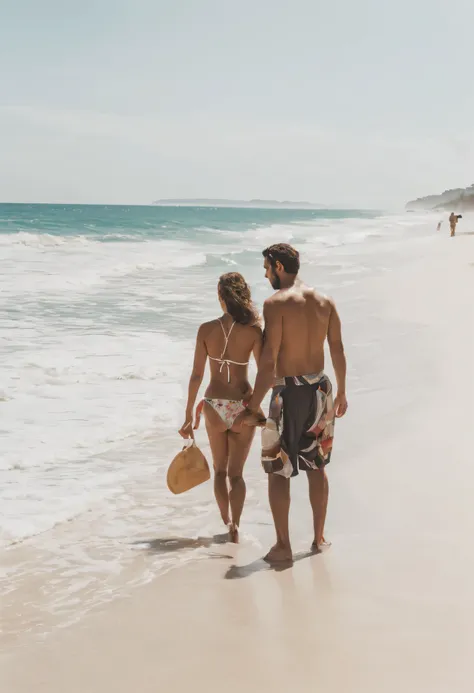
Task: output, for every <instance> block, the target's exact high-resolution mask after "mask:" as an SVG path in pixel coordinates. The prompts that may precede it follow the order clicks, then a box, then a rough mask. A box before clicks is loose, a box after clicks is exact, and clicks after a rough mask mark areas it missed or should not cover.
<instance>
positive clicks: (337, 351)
mask: <svg viewBox="0 0 474 693" xmlns="http://www.w3.org/2000/svg"><path fill="white" fill-rule="evenodd" d="M263 257H264V268H265V276H266V278H267V279H268V280H269V281H270V284H271V285H272V287H273V288H274V289H275V290H276V293H275V294H274V295H273V296H272V297H271V298H269V299H267V301H266V302H265V304H264V309H263V315H264V319H265V341H264V347H263V351H262V355H261V358H260V363H259V368H258V373H257V379H256V382H255V390H254V393H253V395H252V397H251V399H250V401H249V404H248V407H247V411H246V413H244V415H243V416H242V422H243V423H244V424H246V425H249V426H252V425H258V423H259V422H260V423H261V419H259V415H258V413H257V412H258V409H259V407H260V404H261V402H262V400H263V398H264V397H265V395H266V393H267V392H268V390H269V389H270V388H272V396H271V403H270V412H269V417H268V419H267V422H266V425H265V428H264V430H263V432H262V464H263V467H264V469H265V471H266V472H267V473H268V482H269V500H270V507H271V511H272V515H273V520H274V523H275V530H276V537H277V540H276V544H275V546H274V547H273V548H272V549H271V550H270V552H269V553H268V554H267V556H266V557H265V558H266V560H268V561H269V562H279V561H290V560H291V559H292V551H291V543H290V536H289V529H288V517H289V511H290V477H291V476H296V475H297V474H298V469H299V470H303V471H305V472H306V473H307V477H308V482H309V497H310V502H311V506H312V510H313V525H314V541H313V549H314V550H315V551H316V552H317V551H319V550H320V547H321V545H322V544H323V543H324V522H325V518H326V508H327V502H328V482H327V477H326V473H325V469H324V468H325V466H326V464H327V463H328V462H329V460H330V457H331V446H332V435H333V428H334V417H335V416H336V417H340V416H343V415H344V414H345V413H346V410H347V400H346V359H345V355H344V347H343V343H342V337H341V322H340V320H339V316H338V314H337V310H336V306H335V305H334V303H333V301H331V300H330V299H328V298H327V297H325V296H323V295H321V294H319V293H317V292H316V291H315V290H314V289H311V288H309V287H308V286H306V285H305V284H303V282H302V281H301V280H300V279H299V277H298V271H299V268H300V262H299V253H298V251H297V250H295V249H294V248H292V247H291V246H290V245H287V244H285V243H278V244H276V245H272V246H270V247H269V248H267V249H266V250H264V251H263ZM326 338H327V340H328V343H329V349H330V353H331V358H332V362H333V365H334V371H335V374H336V382H337V396H336V398H335V400H334V402H333V399H332V387H331V383H330V381H329V379H328V378H327V376H326V375H325V374H324V342H325V340H326ZM275 376H276V377H275Z"/></svg>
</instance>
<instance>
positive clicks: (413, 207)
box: [405, 184, 474, 212]
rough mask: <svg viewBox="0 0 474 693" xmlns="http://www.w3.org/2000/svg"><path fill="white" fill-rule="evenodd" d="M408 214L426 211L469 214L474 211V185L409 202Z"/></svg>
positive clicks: (407, 205) (407, 206)
mask: <svg viewBox="0 0 474 693" xmlns="http://www.w3.org/2000/svg"><path fill="white" fill-rule="evenodd" d="M405 209H406V210H407V212H420V211H426V210H436V209H441V210H447V209H449V210H452V211H453V212H467V211H471V210H474V184H473V185H470V186H469V187H468V188H453V189H452V190H445V191H444V192H443V193H441V194H440V195H428V196H427V197H419V198H418V199H417V200H411V201H410V202H407V204H406V207H405Z"/></svg>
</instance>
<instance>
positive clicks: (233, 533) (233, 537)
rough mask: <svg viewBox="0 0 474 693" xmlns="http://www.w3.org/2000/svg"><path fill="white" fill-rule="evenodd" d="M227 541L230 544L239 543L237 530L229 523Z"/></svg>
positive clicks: (235, 526)
mask: <svg viewBox="0 0 474 693" xmlns="http://www.w3.org/2000/svg"><path fill="white" fill-rule="evenodd" d="M229 541H230V542H231V544H238V543H239V528H238V527H237V525H234V523H233V522H229Z"/></svg>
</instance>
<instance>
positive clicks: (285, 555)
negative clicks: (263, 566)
mask: <svg viewBox="0 0 474 693" xmlns="http://www.w3.org/2000/svg"><path fill="white" fill-rule="evenodd" d="M263 560H264V561H266V562H267V563H287V562H288V561H292V560H293V554H292V553H291V546H290V545H288V546H283V545H282V544H275V546H272V548H271V549H270V551H269V552H268V553H267V555H266V556H264V558H263Z"/></svg>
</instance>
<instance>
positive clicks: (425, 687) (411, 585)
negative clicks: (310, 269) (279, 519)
mask: <svg viewBox="0 0 474 693" xmlns="http://www.w3.org/2000/svg"><path fill="white" fill-rule="evenodd" d="M461 236H462V234H459V236H457V237H456V241H454V242H453V241H451V240H450V239H447V238H446V239H445V238H433V245H432V249H431V250H430V253H429V256H428V257H425V258H423V260H422V259H421V258H420V259H419V260H417V261H416V262H413V263H410V264H409V265H408V266H407V267H406V268H404V269H403V270H401V271H400V273H399V274H398V276H396V275H395V274H392V275H387V276H383V277H375V278H374V279H371V280H367V281H366V282H365V286H364V291H368V292H369V293H371V295H375V296H376V298H377V302H378V304H379V305H380V306H381V307H382V308H381V309H382V311H383V321H381V320H380V317H381V316H378V315H374V316H373V319H372V324H371V325H370V323H369V332H368V333H367V334H366V335H364V336H365V338H366V339H367V341H368V345H372V346H373V342H374V340H375V342H376V344H375V348H380V349H382V350H384V352H383V361H382V362H383V364H384V367H385V370H386V371H387V372H386V376H387V378H386V380H382V379H380V378H379V376H377V378H379V379H378V380H377V381H376V382H371V383H368V389H367V392H366V393H364V392H362V393H361V394H360V395H359V396H358V398H356V399H357V400H358V405H357V402H354V401H353V400H350V404H351V403H352V406H351V410H350V411H349V413H348V416H347V419H346V420H343V421H342V422H341V425H340V426H339V427H338V431H339V432H338V434H337V441H336V445H337V456H336V455H335V457H334V462H331V465H330V467H329V479H330V485H331V496H330V504H329V521H328V538H329V539H330V540H331V541H332V542H333V546H332V547H331V548H330V549H329V550H327V551H325V552H323V553H322V554H321V555H319V556H308V555H307V553H308V551H307V549H309V544H308V546H307V545H306V544H307V543H308V541H309V539H308V538H309V537H310V536H311V531H310V529H311V528H310V526H309V525H308V526H307V522H308V518H309V513H308V512H307V511H308V510H309V508H307V507H306V505H309V504H308V502H307V499H306V488H305V483H304V480H303V479H301V478H299V479H297V480H296V482H294V484H293V489H292V492H293V503H292V532H293V535H294V537H295V545H294V549H295V551H296V552H297V556H296V558H297V560H296V561H295V563H294V566H293V567H292V568H290V569H288V570H283V571H274V570H271V569H270V568H268V567H267V566H266V565H265V564H263V565H262V561H261V559H260V557H261V556H262V555H263V553H264V551H262V550H261V547H260V546H252V545H249V544H246V543H243V544H241V545H240V546H239V547H237V548H236V549H233V548H232V547H231V546H229V545H228V544H223V545H213V546H210V547H203V548H202V555H201V557H200V559H199V560H196V561H191V562H190V563H188V564H187V565H185V566H182V567H177V568H176V569H173V570H171V571H169V572H168V573H166V574H164V575H162V576H158V577H157V578H156V579H155V580H153V582H151V583H150V584H148V585H146V586H144V587H139V588H136V589H135V590H134V591H133V592H132V593H131V594H127V595H126V596H124V597H123V598H121V599H117V600H116V601H114V602H112V603H110V604H103V605H102V606H100V607H98V608H97V609H96V610H95V611H94V612H92V613H90V614H89V615H87V616H86V617H85V618H84V619H83V620H82V621H81V622H80V623H78V624H76V625H74V626H72V627H70V628H66V629H61V630H57V631H55V632H53V633H52V635H51V636H50V637H48V638H47V639H46V640H45V642H42V643H41V642H33V643H31V642H30V643H28V644H23V645H22V644H21V642H18V643H17V645H16V646H14V647H12V648H11V649H10V653H9V655H4V656H3V658H2V667H1V674H0V682H2V683H4V687H3V688H4V690H5V691H8V693H26V692H27V691H28V693H29V692H30V691H31V690H35V691H48V693H56V692H57V693H62V691H64V690H67V691H68V692H69V693H76V691H77V693H79V692H80V693H85V691H87V693H95V692H96V691H97V692H98V691H101V693H107V691H109V690H110V691H114V693H115V692H117V693H120V692H121V691H130V690H131V689H132V687H137V684H138V685H139V687H140V689H141V691H143V693H148V691H150V692H151V691H156V690H157V688H158V689H161V687H162V688H163V690H165V689H167V688H170V687H171V686H173V687H174V688H175V689H176V690H183V691H184V690H188V689H189V688H190V687H194V686H195V683H196V681H199V685H200V686H202V689H203V690H205V689H206V688H207V690H211V691H213V690H217V688H218V687H221V686H222V683H223V681H224V682H225V685H226V690H230V691H234V690H241V689H242V687H246V688H247V689H248V690H250V691H252V690H259V689H260V688H262V687H263V686H269V685H270V686H272V688H273V689H274V690H275V691H287V690H290V689H291V688H295V689H296V690H298V691H313V690H314V686H315V685H316V684H317V685H318V686H319V687H321V688H322V690H324V691H325V693H326V692H328V693H331V692H332V691H334V692H336V691H341V690H344V691H349V692H352V691H354V692H357V693H358V692H359V691H362V690H364V691H366V692H368V691H373V692H374V693H379V691H380V690H383V691H384V693H386V692H387V693H391V691H393V692H394V693H395V691H397V693H398V692H399V691H400V690H409V691H416V693H418V692H419V691H420V692H421V691H423V692H424V691H426V692H428V691H429V692H430V693H437V692H439V693H445V691H446V690H456V691H457V692H458V691H466V692H467V691H468V690H469V691H470V690H471V689H472V680H473V672H472V671H471V669H472V665H471V664H470V661H471V660H470V648H469V642H470V639H471V638H472V626H471V623H470V621H471V619H470V610H471V607H473V606H474V598H473V597H472V595H471V592H472V590H471V585H470V574H471V571H472V568H473V567H474V555H473V550H472V549H471V547H470V536H471V532H470V529H471V523H472V521H471V520H470V517H471V512H470V509H471V492H470V487H471V484H472V481H474V479H473V478H471V475H472V474H473V473H472V472H471V466H472V460H471V458H472V452H471V451H472V446H473V445H474V433H473V431H472V405H471V402H470V392H471V385H473V384H474V364H473V363H472V360H471V359H472V347H473V346H474V334H473V325H472V321H470V320H469V319H468V318H469V316H470V315H471V314H472V306H471V298H472V296H473V295H474V242H473V241H472V238H469V237H468V235H467V234H466V235H465V238H461ZM369 317H370V316H369ZM382 337H383V339H382ZM377 339H379V340H381V339H382V341H379V345H377ZM384 340H385V341H384ZM390 341H392V351H391V352H390V353H388V352H387V346H386V345H387V344H390ZM367 358H368V359H370V358H371V351H370V349H368V356H367ZM349 363H350V362H349ZM380 373H381V374H383V371H381V372H380ZM407 410H408V411H407ZM375 424H376V426H375ZM252 459H253V457H252ZM336 460H337V461H336ZM304 504H306V505H304ZM300 508H301V509H300ZM264 529H265V531H264V533H263V534H262V536H265V537H267V536H268V538H269V540H270V537H271V536H272V527H271V526H266V527H265V528H264ZM262 548H263V549H265V548H266V546H263V547H262ZM143 560H144V559H143ZM104 643H106V645H104ZM5 650H7V648H5ZM237 653H238V654H237ZM178 654H179V655H180V656H182V664H180V663H179V662H176V661H175V660H176V657H177V655H178ZM26 662H28V666H25V663H26ZM229 677H230V678H229Z"/></svg>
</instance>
